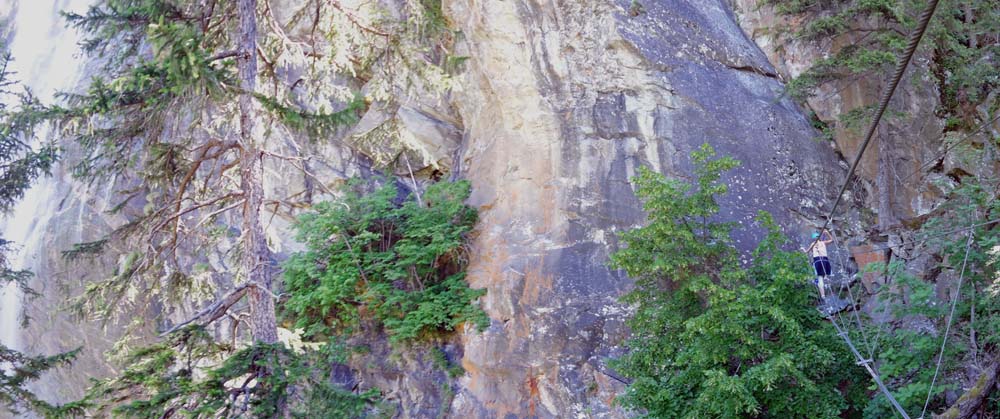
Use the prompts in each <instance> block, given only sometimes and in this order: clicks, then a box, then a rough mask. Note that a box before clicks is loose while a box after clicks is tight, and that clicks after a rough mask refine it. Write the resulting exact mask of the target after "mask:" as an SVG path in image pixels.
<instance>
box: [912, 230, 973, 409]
mask: <svg viewBox="0 0 1000 419" xmlns="http://www.w3.org/2000/svg"><path fill="white" fill-rule="evenodd" d="M973 236H974V234H973V231H972V230H969V239H968V240H966V242H965V257H964V258H962V271H961V272H960V273H959V274H958V287H957V288H955V297H954V298H952V300H951V312H949V313H948V322H947V323H945V328H944V336H942V337H941V350H940V352H938V359H937V366H935V367H934V378H932V379H931V386H930V388H928V389H927V399H926V400H924V409H923V410H921V411H920V417H919V418H918V419H923V418H924V414H926V413H927V405H928V404H930V402H931V395H932V394H934V383H936V382H937V377H938V372H940V371H941V360H942V359H943V358H944V347H945V344H947V343H948V332H950V331H951V322H952V320H954V319H955V306H957V305H958V300H960V299H961V298H962V280H963V279H964V278H965V265H966V263H967V262H968V261H969V249H970V248H971V247H972V237H973Z"/></svg>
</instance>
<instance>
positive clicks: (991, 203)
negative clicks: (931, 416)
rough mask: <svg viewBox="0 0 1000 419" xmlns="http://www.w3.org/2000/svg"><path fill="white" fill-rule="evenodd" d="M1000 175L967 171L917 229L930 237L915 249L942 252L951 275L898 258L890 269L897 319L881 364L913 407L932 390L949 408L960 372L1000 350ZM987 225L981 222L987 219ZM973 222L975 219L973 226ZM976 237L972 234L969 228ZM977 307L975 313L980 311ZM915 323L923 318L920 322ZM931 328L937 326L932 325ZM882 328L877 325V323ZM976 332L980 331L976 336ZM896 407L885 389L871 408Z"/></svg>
mask: <svg viewBox="0 0 1000 419" xmlns="http://www.w3.org/2000/svg"><path fill="white" fill-rule="evenodd" d="M998 185H1000V182H997V180H996V179H991V178H978V179H977V178H975V177H973V176H967V177H963V178H962V179H961V183H960V184H959V185H958V186H957V187H956V188H955V189H953V190H952V191H951V193H950V194H949V196H948V199H947V200H946V201H944V203H943V204H942V205H941V206H940V208H938V209H937V210H936V212H935V214H934V216H933V217H931V218H930V219H929V220H928V221H927V222H926V223H925V224H924V225H923V226H922V227H921V230H920V232H919V234H918V238H919V239H920V242H922V243H923V246H921V247H920V248H918V249H915V251H916V252H921V253H927V254H938V255H940V256H941V258H942V260H941V263H940V266H939V267H938V268H939V270H936V271H932V272H931V273H933V272H938V271H940V272H945V273H947V275H942V274H940V273H934V274H933V275H934V276H936V278H918V277H915V276H913V275H910V274H908V273H907V272H906V271H905V270H904V269H903V265H902V264H901V263H899V262H893V263H892V264H890V265H889V266H888V267H880V266H876V267H874V269H877V270H882V269H887V273H888V276H889V277H890V278H891V283H892V284H893V286H892V287H882V288H881V289H880V290H879V293H878V294H877V298H878V299H879V300H880V302H881V304H882V305H883V306H884V307H887V308H888V309H889V310H891V313H892V318H893V319H896V320H895V321H894V323H893V324H888V325H884V326H882V328H883V330H882V331H881V332H880V333H881V334H882V336H883V339H882V343H881V344H880V346H879V352H878V358H877V361H878V362H879V370H880V371H881V373H882V374H883V375H884V377H885V378H886V379H887V380H888V381H891V382H894V383H895V385H896V386H897V389H895V390H894V395H895V396H896V398H897V399H898V400H899V402H900V404H902V405H903V407H904V408H906V409H907V411H908V412H910V413H911V414H917V413H919V412H920V410H922V408H923V404H924V401H925V399H926V397H927V395H928V391H930V394H931V399H930V405H929V406H928V411H929V412H935V411H941V410H943V409H945V408H947V404H946V400H945V397H944V396H945V392H946V391H949V390H954V391H959V392H961V391H962V389H963V388H965V384H966V383H964V382H962V381H960V378H956V377H962V376H964V371H965V370H966V368H967V366H968V365H969V364H970V363H973V362H975V360H976V359H977V357H978V358H979V359H983V358H984V357H986V358H989V357H995V356H996V355H995V354H996V353H998V348H1000V347H998V344H1000V338H998V336H1000V294H998V292H997V291H998V290H1000V283H998V282H997V278H998V277H1000V258H998V253H997V249H1000V247H998V246H1000V230H998V229H997V228H996V227H995V225H994V224H990V223H987V221H988V220H992V219H994V218H996V215H997V214H1000V202H998V201H997V199H996V194H995V191H996V190H997V186H998ZM984 223H986V224H985V225H979V224H984ZM970 225H976V226H975V227H973V228H971V229H970V228H969V226H970ZM969 232H972V233H973V239H972V241H971V242H969V241H968V238H969V236H968V233H969ZM967 244H969V247H968V250H969V251H968V262H967V263H966V266H965V271H964V282H963V285H962V289H961V290H957V292H956V289H955V287H957V279H958V277H959V275H960V274H962V272H961V271H962V266H963V261H964V260H965V255H966V245H967ZM931 279H934V280H936V281H938V282H941V281H946V282H944V283H945V284H947V285H948V287H949V288H948V290H949V291H948V292H947V293H945V299H944V300H942V299H941V298H939V297H938V295H939V294H938V292H939V291H938V290H939V288H940V287H941V285H940V284H935V283H933V282H930V280H931ZM953 298H959V300H958V302H957V305H956V310H955V318H954V320H953V321H952V325H951V329H950V334H949V339H948V344H947V346H946V348H945V352H944V356H943V358H942V365H941V373H940V375H939V376H938V379H937V382H936V384H935V386H934V388H933V389H931V388H930V385H931V380H932V378H933V374H934V368H935V362H936V361H937V356H938V352H939V350H940V347H941V340H942V339H943V333H944V330H945V329H946V327H947V324H946V322H947V319H948V314H949V310H950V308H951V303H952V299H953ZM973 313H975V316H974V317H975V318H974V319H973ZM914 324H918V325H919V324H923V325H924V326H921V327H920V328H915V327H914V326H913V325H914ZM926 328H931V329H932V330H934V331H935V332H936V333H927V332H926ZM873 332H877V331H873ZM973 336H975V340H974V344H973V338H972V337H973ZM892 414H893V413H892V407H891V406H890V405H889V404H888V402H887V401H886V400H885V399H884V398H882V397H878V398H876V399H874V400H873V401H872V402H871V403H870V404H869V405H868V406H867V407H866V408H865V417H866V418H873V419H874V418H881V417H886V416H888V415H892Z"/></svg>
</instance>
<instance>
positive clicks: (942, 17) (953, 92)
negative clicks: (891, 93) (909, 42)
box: [765, 0, 1000, 128]
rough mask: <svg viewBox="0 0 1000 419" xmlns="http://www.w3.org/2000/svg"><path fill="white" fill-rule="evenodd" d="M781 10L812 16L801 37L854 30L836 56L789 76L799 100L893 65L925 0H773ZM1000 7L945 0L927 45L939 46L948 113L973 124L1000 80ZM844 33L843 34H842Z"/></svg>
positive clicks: (936, 67)
mask: <svg viewBox="0 0 1000 419" xmlns="http://www.w3.org/2000/svg"><path fill="white" fill-rule="evenodd" d="M765 3H768V4H773V5H775V8H776V10H777V11H778V13H782V14H792V15H798V16H799V17H803V18H805V21H806V22H807V23H806V25H805V26H804V27H802V28H801V29H800V30H799V31H798V32H797V33H796V36H797V37H799V38H802V39H806V40H811V41H830V40H832V39H835V38H838V37H845V36H848V37H849V38H848V39H849V40H850V41H851V42H850V43H849V44H847V45H845V46H843V47H842V48H840V49H838V50H833V51H830V53H831V54H832V56H831V57H830V58H826V59H823V60H819V61H818V62H816V63H813V65H812V67H811V68H809V69H808V70H807V71H805V72H804V73H802V74H801V75H800V76H799V77H797V78H796V79H794V80H793V81H792V82H791V83H789V86H788V89H789V93H790V94H791V95H792V96H794V97H797V98H799V99H804V98H806V97H808V96H810V95H811V94H813V93H814V92H815V90H816V88H817V87H819V86H820V85H822V84H824V83H827V82H830V81H834V80H845V79H855V78H857V77H859V76H873V75H875V76H878V75H879V74H881V73H886V72H888V71H889V69H890V68H891V66H892V65H893V64H894V63H895V61H896V57H897V56H898V54H899V53H900V52H901V51H902V50H903V48H904V46H905V43H906V40H905V36H906V34H907V33H908V32H909V30H911V29H912V28H913V27H914V26H915V23H916V19H915V17H916V14H917V12H918V11H919V10H922V9H923V7H924V5H925V2H924V1H922V0H905V1H896V0H767V1H765ZM998 28H1000V8H998V7H997V3H996V0H943V1H941V3H940V5H939V6H938V11H937V13H936V14H935V15H934V19H933V20H932V21H931V26H930V30H929V31H928V34H927V36H926V37H925V40H924V43H923V45H924V48H932V49H933V50H934V62H933V63H932V65H931V70H932V72H933V73H934V75H935V76H936V77H937V79H938V82H939V90H940V92H941V96H942V97H941V99H942V105H943V109H942V111H943V113H944V114H946V115H945V116H955V117H958V118H960V119H961V120H962V121H963V122H965V124H964V126H965V127H966V128H968V127H971V126H972V124H971V119H972V118H973V115H971V114H970V113H969V111H968V109H969V105H976V104H979V103H981V102H983V100H985V99H986V98H987V96H988V94H989V92H991V91H993V90H994V89H996V88H997V86H1000V66H997V65H996V58H995V57H997V56H998V54H1000V43H998V42H997V41H998V39H997V35H996V34H997V29H998ZM841 39H843V38H841ZM879 77H881V76H879Z"/></svg>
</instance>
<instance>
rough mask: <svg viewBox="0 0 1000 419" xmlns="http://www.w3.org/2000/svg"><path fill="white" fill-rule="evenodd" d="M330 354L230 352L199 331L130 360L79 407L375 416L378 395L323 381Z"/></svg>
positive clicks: (143, 412)
mask: <svg viewBox="0 0 1000 419" xmlns="http://www.w3.org/2000/svg"><path fill="white" fill-rule="evenodd" d="M332 348H334V346H332V345H326V346H324V348H322V349H320V350H305V351H302V352H297V351H294V350H292V349H289V348H288V347H287V346H285V344H284V343H280V342H279V343H274V344H268V343H261V342H256V343H254V344H253V345H251V346H247V347H244V348H241V349H234V348H232V347H230V346H228V345H225V344H219V343H217V342H216V341H215V340H214V339H213V338H212V336H211V335H210V334H209V333H208V332H207V331H205V330H204V329H203V328H200V327H189V328H186V329H183V330H181V331H179V332H177V333H175V334H173V335H171V336H170V338H169V339H167V340H165V341H163V342H161V343H158V344H155V345H151V346H147V347H144V348H141V349H139V350H137V351H136V352H134V353H132V354H130V355H129V359H128V360H127V362H126V365H128V367H127V368H126V369H125V371H124V372H123V373H122V374H121V375H119V376H117V377H115V378H112V379H108V380H104V381H101V382H99V383H98V384H97V385H95V386H94V387H92V388H91V389H90V391H89V392H88V395H87V397H86V398H85V399H84V402H83V403H86V404H87V405H88V407H89V408H90V409H91V413H94V414H98V415H101V416H111V417H118V418H149V419H156V418H164V417H173V416H183V417H188V418H272V417H278V416H281V415H282V414H284V413H285V412H288V414H289V417H302V418H317V417H327V418H334V417H336V418H357V417H365V416H368V415H370V414H373V413H374V412H377V410H378V405H377V404H378V397H379V396H378V392H377V390H372V391H367V392H363V393H360V394H357V393H352V392H350V391H348V390H345V389H342V388H339V387H337V386H335V385H333V384H332V383H330V382H329V381H328V379H329V374H330V365H332V362H331V358H333V357H335V356H336V355H335V354H334V353H333V352H332V351H333V349H332Z"/></svg>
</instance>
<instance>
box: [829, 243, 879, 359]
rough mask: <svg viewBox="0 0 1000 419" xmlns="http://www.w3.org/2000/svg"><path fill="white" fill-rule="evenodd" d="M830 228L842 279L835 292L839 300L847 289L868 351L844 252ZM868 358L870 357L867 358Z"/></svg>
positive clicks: (852, 310)
mask: <svg viewBox="0 0 1000 419" xmlns="http://www.w3.org/2000/svg"><path fill="white" fill-rule="evenodd" d="M830 227H831V229H830V230H827V232H828V233H830V237H831V238H833V247H834V251H835V252H836V253H837V259H838V261H839V262H840V267H839V268H840V269H839V270H840V274H841V276H842V279H841V281H840V291H838V292H837V298H841V295H843V292H844V288H847V295H848V296H849V297H850V303H851V312H853V313H854V320H855V322H856V323H857V325H858V330H859V331H860V332H861V338H862V339H864V342H865V347H866V348H869V349H870V348H871V342H870V341H869V340H868V334H867V333H865V328H864V327H863V326H862V325H861V317H860V316H859V315H858V304H857V301H856V300H855V299H854V292H853V291H851V278H850V277H849V276H848V272H847V264H846V263H845V261H844V252H843V250H844V248H843V247H841V245H840V241H839V240H837V235H836V234H833V231H832V229H833V223H830ZM822 234H823V233H822V232H820V235H822ZM869 358H871V357H870V356H869Z"/></svg>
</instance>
